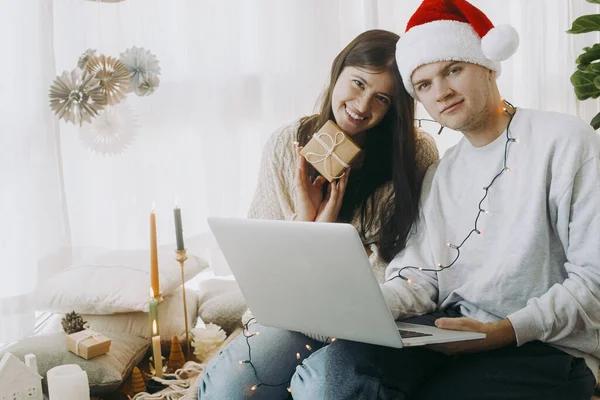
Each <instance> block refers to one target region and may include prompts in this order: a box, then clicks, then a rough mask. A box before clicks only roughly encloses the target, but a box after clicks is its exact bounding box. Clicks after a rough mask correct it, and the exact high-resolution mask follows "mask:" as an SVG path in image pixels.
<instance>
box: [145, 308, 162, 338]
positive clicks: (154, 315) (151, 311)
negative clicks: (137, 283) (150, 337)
mask: <svg viewBox="0 0 600 400" xmlns="http://www.w3.org/2000/svg"><path fill="white" fill-rule="evenodd" d="M148 315H149V317H150V326H151V327H152V324H153V323H156V334H160V323H159V322H158V300H156V299H151V300H150V303H149V304H148ZM152 333H153V334H154V332H152Z"/></svg>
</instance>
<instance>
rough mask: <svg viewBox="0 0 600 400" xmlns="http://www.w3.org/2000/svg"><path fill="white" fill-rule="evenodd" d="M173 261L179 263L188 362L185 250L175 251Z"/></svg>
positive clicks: (186, 257) (189, 353)
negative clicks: (184, 270) (184, 271)
mask: <svg viewBox="0 0 600 400" xmlns="http://www.w3.org/2000/svg"><path fill="white" fill-rule="evenodd" d="M175 259H176V260H177V261H178V262H179V265H180V266H181V290H182V292H183V317H184V318H185V339H186V341H187V358H188V361H190V360H191V359H192V356H191V352H190V348H191V346H192V343H191V342H190V331H189V327H188V313H187V300H186V296H185V276H184V273H183V266H184V264H185V260H187V259H188V256H187V252H186V250H185V249H183V250H175Z"/></svg>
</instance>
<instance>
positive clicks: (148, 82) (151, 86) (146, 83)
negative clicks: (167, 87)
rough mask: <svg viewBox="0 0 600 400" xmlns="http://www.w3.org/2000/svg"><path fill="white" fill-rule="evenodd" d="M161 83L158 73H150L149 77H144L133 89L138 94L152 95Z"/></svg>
mask: <svg viewBox="0 0 600 400" xmlns="http://www.w3.org/2000/svg"><path fill="white" fill-rule="evenodd" d="M159 83H160V79H158V76H156V75H150V76H149V77H148V78H147V79H144V80H142V81H141V82H140V84H139V86H137V87H136V88H135V89H133V91H134V92H135V94H137V95H138V96H150V95H151V94H152V93H154V91H155V90H156V88H157V87H158V84H159Z"/></svg>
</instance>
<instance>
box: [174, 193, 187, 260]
mask: <svg viewBox="0 0 600 400" xmlns="http://www.w3.org/2000/svg"><path fill="white" fill-rule="evenodd" d="M173 215H174V216H175V237H176V238H177V250H185V246H184V245H183V227H182V225H181V209H180V208H179V207H177V199H175V209H174V210H173Z"/></svg>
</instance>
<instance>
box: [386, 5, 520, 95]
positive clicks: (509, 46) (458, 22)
mask: <svg viewBox="0 0 600 400" xmlns="http://www.w3.org/2000/svg"><path fill="white" fill-rule="evenodd" d="M518 46H519V35H518V34H517V32H516V31H515V29H514V28H513V27H512V26H510V25H498V26H496V27H495V26H494V25H493V24H492V23H491V22H490V20H489V19H488V17H487V16H486V15H485V14H484V13H483V12H482V11H481V10H479V9H478V8H476V7H475V6H473V5H472V4H470V3H469V2H467V1H466V0H424V1H423V3H422V4H421V5H420V6H419V8H418V9H417V11H415V13H414V14H413V16H412V17H411V18H410V20H409V21H408V24H407V26H406V33H405V34H404V35H403V36H401V37H400V40H399V41H398V44H397V45H396V63H397V64H398V69H399V70H400V75H402V80H403V81H404V87H406V90H407V91H408V93H410V94H411V96H413V97H414V96H415V90H414V88H413V85H412V83H411V76H412V73H413V72H414V70H415V69H417V68H418V67H420V66H421V65H424V64H430V63H434V62H437V61H465V62H469V63H473V64H478V65H482V66H484V67H486V68H489V69H491V70H493V71H496V72H498V74H497V75H500V71H501V68H500V61H504V60H506V59H508V58H509V57H510V56H512V55H513V54H514V53H515V51H516V50H517V47H518Z"/></svg>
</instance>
